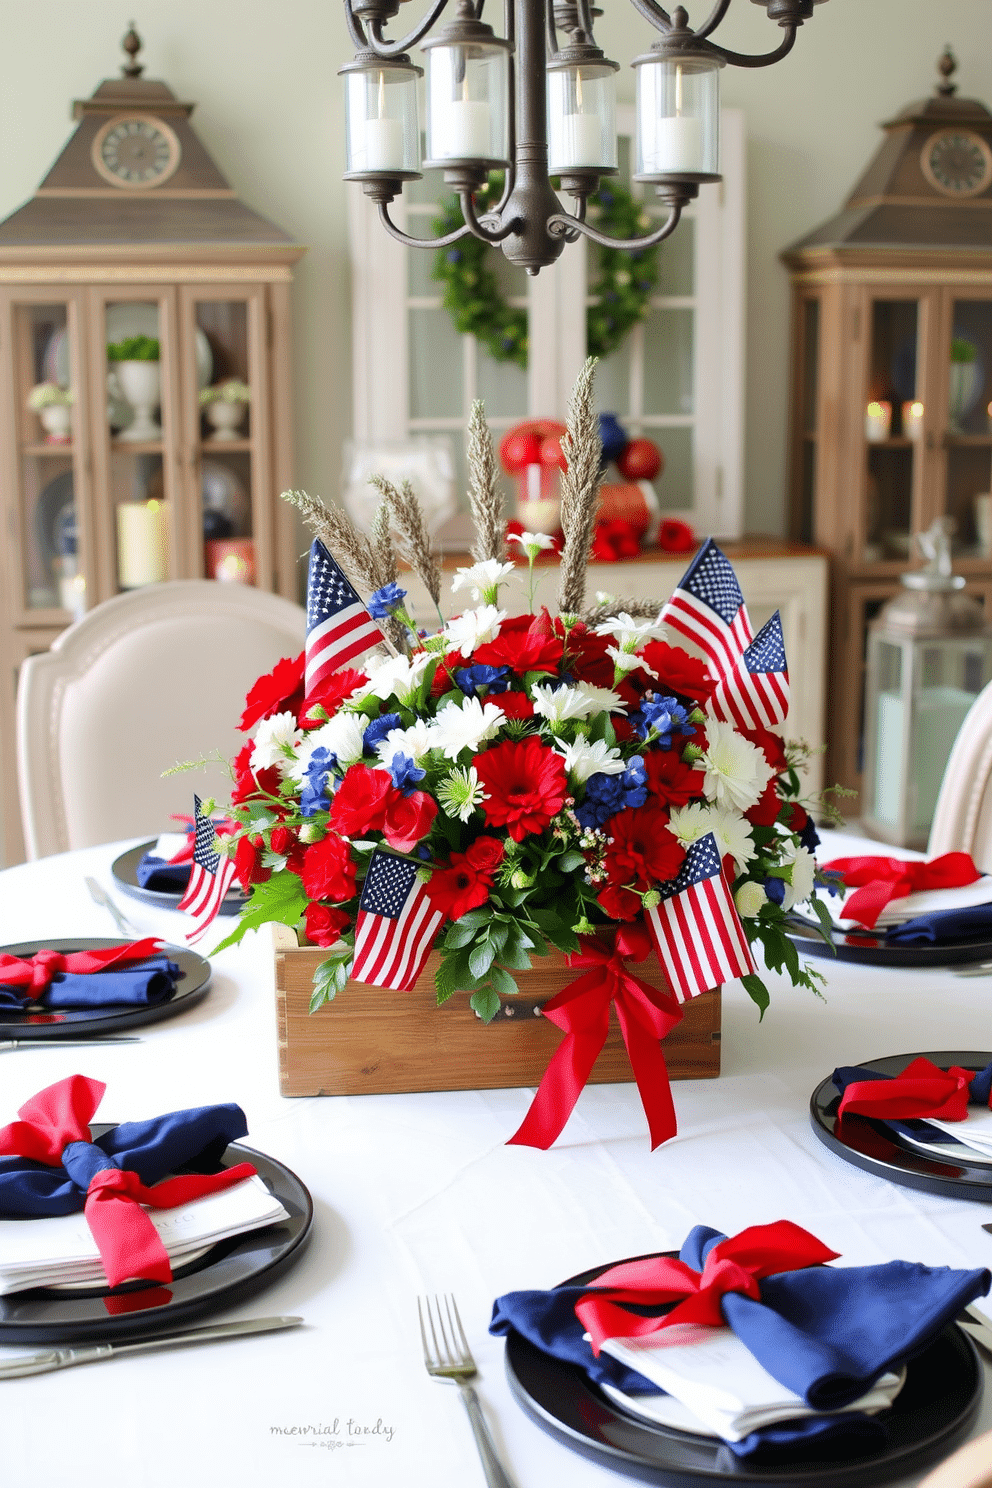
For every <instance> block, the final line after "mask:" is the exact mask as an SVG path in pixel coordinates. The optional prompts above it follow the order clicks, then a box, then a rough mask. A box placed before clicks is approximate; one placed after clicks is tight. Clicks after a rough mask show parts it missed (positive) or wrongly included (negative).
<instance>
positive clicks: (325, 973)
mask: <svg viewBox="0 0 992 1488" xmlns="http://www.w3.org/2000/svg"><path fill="white" fill-rule="evenodd" d="M353 955H354V952H353V950H352V947H351V946H350V945H349V946H342V947H341V948H340V949H338V950H335V951H332V952H331V954H330V955H329V956H328V958H327V960H326V961H322V962H321V963H320V965H319V966H318V967H317V970H316V971H315V972H314V974H313V992H312V993H311V996H310V1011H311V1013H315V1012H316V1011H317V1009H318V1008H321V1007H323V1006H324V1003H325V1002H333V1001H334V998H335V997H336V996H337V994H338V993H339V992H340V991H341V990H342V989H343V987H344V985H345V983H346V982H347V980H348V973H349V971H350V970H351V959H352V956H353Z"/></svg>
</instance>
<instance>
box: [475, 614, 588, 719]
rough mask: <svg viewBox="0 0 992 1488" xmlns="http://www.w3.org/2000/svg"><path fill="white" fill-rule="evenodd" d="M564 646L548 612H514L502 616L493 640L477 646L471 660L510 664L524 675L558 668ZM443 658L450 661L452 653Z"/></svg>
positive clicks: (484, 662)
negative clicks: (506, 616) (519, 613)
mask: <svg viewBox="0 0 992 1488" xmlns="http://www.w3.org/2000/svg"><path fill="white" fill-rule="evenodd" d="M564 650H565V643H564V641H563V640H562V638H561V636H560V635H559V634H558V633H557V631H556V630H555V627H554V625H553V624H552V621H551V616H550V615H549V614H548V612H547V610H545V609H542V610H541V613H540V614H539V615H513V616H512V617H511V618H510V619H509V620H504V621H503V624H502V625H501V626H500V632H499V635H498V636H497V637H496V639H495V640H494V641H487V642H486V644H485V645H484V646H476V648H475V650H474V651H473V653H472V661H473V662H478V663H480V665H482V666H508V667H512V668H513V670H514V672H516V673H517V675H518V676H523V674H524V672H555V671H557V670H558V663H559V662H560V661H561V658H562V654H563V653H564ZM446 660H447V661H448V662H449V663H450V661H451V657H450V656H448V657H447V658H446ZM496 701H499V700H498V699H497V700H496Z"/></svg>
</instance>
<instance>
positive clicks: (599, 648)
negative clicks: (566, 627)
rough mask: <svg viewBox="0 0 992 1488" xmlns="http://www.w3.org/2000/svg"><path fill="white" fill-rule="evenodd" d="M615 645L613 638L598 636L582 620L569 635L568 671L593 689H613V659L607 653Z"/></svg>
mask: <svg viewBox="0 0 992 1488" xmlns="http://www.w3.org/2000/svg"><path fill="white" fill-rule="evenodd" d="M613 644H614V641H613V637H612V636H601V635H596V633H595V632H594V631H592V630H590V629H589V628H588V626H586V625H584V624H583V623H582V621H581V620H580V621H579V623H578V625H576V626H573V628H572V629H571V630H570V631H569V635H568V670H569V671H570V672H572V673H573V674H574V676H576V677H577V678H578V680H579V681H580V682H588V683H590V684H591V686H593V687H612V686H613V673H614V665H613V657H612V656H608V655H607V654H606V653H607V648H608V647H609V646H612V645H613Z"/></svg>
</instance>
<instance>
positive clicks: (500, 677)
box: [455, 663, 510, 697]
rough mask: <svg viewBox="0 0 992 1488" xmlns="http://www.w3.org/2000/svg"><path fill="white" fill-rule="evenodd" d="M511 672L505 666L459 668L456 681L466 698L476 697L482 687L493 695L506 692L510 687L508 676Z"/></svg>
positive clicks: (478, 664) (477, 665) (478, 665)
mask: <svg viewBox="0 0 992 1488" xmlns="http://www.w3.org/2000/svg"><path fill="white" fill-rule="evenodd" d="M509 670H510V668H509V667H505V666H501V667H494V666H483V665H482V664H481V663H477V664H476V665H475V666H470V667H459V668H458V670H457V671H456V672H455V681H456V682H457V683H458V686H459V687H460V688H461V690H462V692H464V694H465V696H466V697H476V696H477V695H478V691H479V688H480V687H485V688H487V689H488V691H489V692H493V693H498V692H505V691H506V689H507V688H508V687H509V685H510V679H509V677H508V675H507V673H508V672H509Z"/></svg>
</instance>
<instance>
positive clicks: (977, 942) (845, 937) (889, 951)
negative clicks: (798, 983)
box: [785, 915, 992, 967]
mask: <svg viewBox="0 0 992 1488" xmlns="http://www.w3.org/2000/svg"><path fill="white" fill-rule="evenodd" d="M785 933H786V935H787V936H788V937H789V939H790V940H791V941H792V943H793V945H794V946H796V947H797V949H798V950H800V951H802V953H803V955H804V956H825V957H826V958H827V960H828V961H860V962H862V963H863V964H865V965H866V966H923V967H927V966H929V967H938V966H968V965H974V963H975V962H976V961H989V962H992V940H989V939H988V937H987V936H981V937H980V938H978V939H971V940H953V941H944V942H942V943H941V944H940V945H897V944H895V942H890V941H887V940H886V939H885V932H884V931H883V932H881V933H880V934H878V935H876V934H875V933H874V932H873V931H871V930H841V929H838V928H836V927H835V928H834V930H833V932H832V935H831V938H830V941H829V942H828V941H825V940H824V939H823V936H822V935H821V934H820V931H819V929H817V928H814V926H813V925H811V924H809V923H808V922H807V921H806V920H803V919H801V918H799V917H798V916H796V915H793V916H792V917H791V918H790V919H788V920H787V921H786V924H785Z"/></svg>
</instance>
